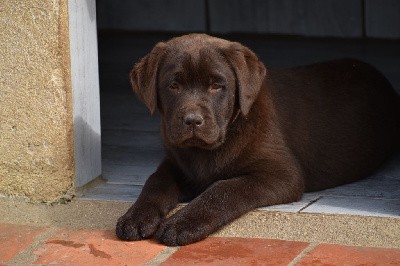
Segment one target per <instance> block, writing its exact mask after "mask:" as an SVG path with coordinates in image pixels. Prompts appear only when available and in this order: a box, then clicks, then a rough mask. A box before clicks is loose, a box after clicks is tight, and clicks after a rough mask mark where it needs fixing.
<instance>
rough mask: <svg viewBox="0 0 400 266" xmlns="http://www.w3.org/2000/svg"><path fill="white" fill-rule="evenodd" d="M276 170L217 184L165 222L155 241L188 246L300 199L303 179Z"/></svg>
mask: <svg viewBox="0 0 400 266" xmlns="http://www.w3.org/2000/svg"><path fill="white" fill-rule="evenodd" d="M274 170H275V171H273V172H264V173H262V174H256V175H246V176H240V177H237V178H232V179H227V180H221V181H218V182H216V183H214V184H213V185H212V186H210V187H209V188H208V189H207V190H206V191H205V192H203V193H202V194H201V195H200V196H199V197H197V198H196V199H194V200H193V201H192V202H191V203H189V204H188V206H186V207H185V208H183V209H181V210H179V211H178V212H177V213H175V214H174V215H173V216H171V217H169V218H168V219H166V220H164V221H163V222H162V223H161V225H160V228H159V229H158V230H157V232H156V238H157V239H158V240H159V241H160V242H162V243H164V244H166V245H169V246H176V245H186V244H189V243H192V242H196V241H199V240H201V239H203V238H205V237H207V236H208V235H209V234H211V233H214V232H215V231H217V230H218V229H219V228H221V227H222V226H223V225H226V224H228V223H229V222H231V221H233V220H234V219H236V218H238V217H240V216H241V215H243V214H245V213H246V212H248V211H250V210H253V209H255V208H257V207H260V206H267V205H275V204H282V203H289V202H293V201H297V200H299V199H300V198H301V196H302V194H303V185H302V181H301V179H300V177H299V176H288V174H294V173H287V171H285V170H284V169H282V171H279V170H276V169H274ZM268 174H269V175H268ZM285 175H286V176H285Z"/></svg>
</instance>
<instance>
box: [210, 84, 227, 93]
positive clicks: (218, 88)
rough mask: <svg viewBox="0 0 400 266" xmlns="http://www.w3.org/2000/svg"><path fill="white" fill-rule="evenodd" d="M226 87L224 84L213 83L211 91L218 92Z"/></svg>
mask: <svg viewBox="0 0 400 266" xmlns="http://www.w3.org/2000/svg"><path fill="white" fill-rule="evenodd" d="M223 88H224V86H223V85H222V84H218V83H213V84H211V85H210V87H209V90H210V91H211V92H217V91H220V90H222V89H223Z"/></svg>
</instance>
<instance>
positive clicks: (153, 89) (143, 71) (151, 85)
mask: <svg viewBox="0 0 400 266" xmlns="http://www.w3.org/2000/svg"><path fill="white" fill-rule="evenodd" d="M166 46H167V45H166V44H165V43H163V42H159V43H158V44H157V45H156V46H155V47H154V48H153V50H151V52H150V53H149V54H148V55H146V56H145V57H143V58H142V59H141V60H140V61H139V62H138V63H137V64H136V65H135V66H134V67H133V69H132V70H131V72H130V73H129V78H130V81H131V85H132V88H133V91H134V92H135V93H136V95H137V96H138V97H139V99H140V100H141V101H142V102H143V103H144V104H145V105H146V106H147V108H148V109H149V111H150V113H151V114H154V112H155V110H156V106H157V73H158V67H159V63H160V59H161V57H162V55H163V54H164V52H165V48H166Z"/></svg>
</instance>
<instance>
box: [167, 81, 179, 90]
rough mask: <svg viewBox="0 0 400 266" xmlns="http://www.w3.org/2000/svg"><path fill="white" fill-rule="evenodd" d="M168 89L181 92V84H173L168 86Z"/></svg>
mask: <svg viewBox="0 0 400 266" xmlns="http://www.w3.org/2000/svg"><path fill="white" fill-rule="evenodd" d="M168 88H169V89H170V90H179V84H178V83H177V82H175V81H174V82H172V83H171V84H170V85H169V86H168Z"/></svg>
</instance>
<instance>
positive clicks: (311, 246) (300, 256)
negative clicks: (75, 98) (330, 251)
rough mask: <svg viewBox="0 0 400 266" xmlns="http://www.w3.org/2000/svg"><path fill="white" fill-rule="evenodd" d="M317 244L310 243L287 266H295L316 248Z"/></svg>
mask: <svg viewBox="0 0 400 266" xmlns="http://www.w3.org/2000/svg"><path fill="white" fill-rule="evenodd" d="M318 245H319V243H310V244H309V245H308V247H306V248H305V249H303V251H302V252H300V253H299V254H298V255H297V256H296V257H295V258H294V259H293V260H292V261H291V262H290V263H289V264H288V266H295V265H296V264H297V263H299V262H300V261H301V260H302V259H303V258H304V257H305V256H307V254H308V253H310V252H311V251H312V250H313V249H314V248H315V247H316V246H318Z"/></svg>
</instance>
